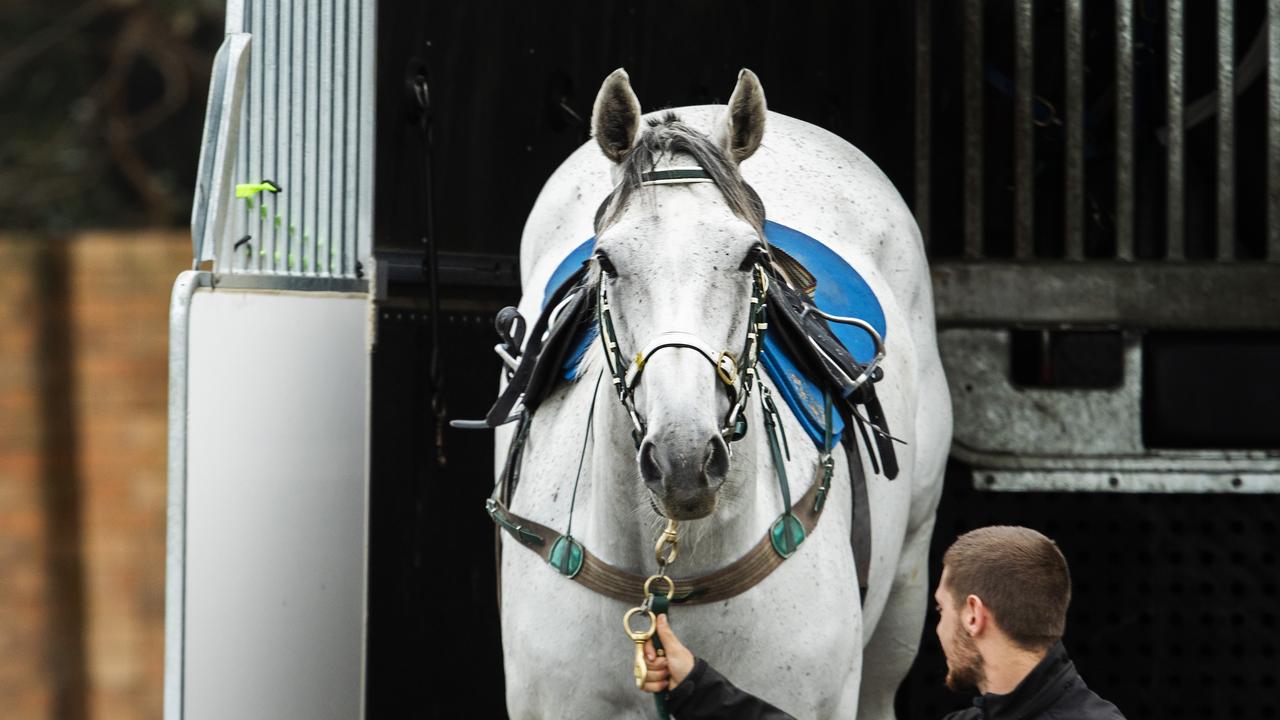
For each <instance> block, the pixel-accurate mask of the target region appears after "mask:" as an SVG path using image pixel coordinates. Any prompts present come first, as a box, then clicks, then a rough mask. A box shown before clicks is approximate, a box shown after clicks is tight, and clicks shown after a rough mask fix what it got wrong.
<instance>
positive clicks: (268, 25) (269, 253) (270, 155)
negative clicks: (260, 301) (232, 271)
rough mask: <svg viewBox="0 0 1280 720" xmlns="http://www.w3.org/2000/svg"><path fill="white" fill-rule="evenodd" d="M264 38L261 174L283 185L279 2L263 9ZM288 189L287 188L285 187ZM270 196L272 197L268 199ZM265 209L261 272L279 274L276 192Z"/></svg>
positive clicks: (260, 213) (260, 212)
mask: <svg viewBox="0 0 1280 720" xmlns="http://www.w3.org/2000/svg"><path fill="white" fill-rule="evenodd" d="M262 36H263V39H264V40H265V43H266V44H265V45H264V47H263V48H262V52H261V55H262V94H263V98H262V124H263V127H264V128H265V134H264V135H263V140H264V142H263V143H262V172H263V174H264V175H266V177H265V178H262V179H267V180H271V181H272V182H274V183H276V185H278V186H281V187H283V186H284V177H283V175H282V174H281V172H280V171H281V169H282V168H281V161H280V157H279V156H278V154H277V152H276V150H277V148H279V147H280V145H281V142H282V138H281V132H280V127H281V120H283V119H284V117H285V116H284V114H283V107H282V102H283V101H282V99H281V97H280V3H279V0H270V6H269V7H266V8H264V9H263V23H262ZM285 190H288V188H285ZM268 196H269V197H268ZM260 202H261V203H262V206H261V207H259V208H258V217H259V218H260V219H261V221H262V239H261V241H260V244H259V246H258V257H259V260H261V261H262V268H261V269H262V270H265V271H268V272H275V271H276V266H277V264H276V253H278V252H279V251H280V247H279V244H278V240H277V237H276V222H275V219H276V218H277V217H279V213H280V203H281V202H282V201H281V199H280V196H279V195H278V194H275V193H262V196H261V198H260Z"/></svg>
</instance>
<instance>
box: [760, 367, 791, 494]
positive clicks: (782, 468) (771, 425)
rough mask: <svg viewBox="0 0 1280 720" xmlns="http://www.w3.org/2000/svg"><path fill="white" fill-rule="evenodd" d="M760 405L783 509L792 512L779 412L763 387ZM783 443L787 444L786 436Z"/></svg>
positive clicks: (761, 388)
mask: <svg viewBox="0 0 1280 720" xmlns="http://www.w3.org/2000/svg"><path fill="white" fill-rule="evenodd" d="M760 405H761V406H762V409H763V410H764V427H765V429H766V430H768V431H769V451H770V452H772V453H773V467H774V470H775V471H777V475H778V489H779V490H781V491H782V507H783V508H784V512H790V509H791V486H790V484H789V483H788V482H787V461H786V458H784V457H783V445H781V444H779V443H778V424H779V422H778V416H777V412H778V411H777V408H776V407H775V406H774V404H773V398H772V397H771V396H770V394H769V389H768V388H766V387H765V386H763V385H761V386H760ZM782 442H783V443H785V442H786V436H785V435H784V436H783V441H782ZM790 455H791V453H790V452H788V453H787V457H790Z"/></svg>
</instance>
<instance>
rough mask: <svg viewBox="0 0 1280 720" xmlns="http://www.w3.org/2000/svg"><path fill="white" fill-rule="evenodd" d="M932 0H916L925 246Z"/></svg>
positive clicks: (919, 200)
mask: <svg viewBox="0 0 1280 720" xmlns="http://www.w3.org/2000/svg"><path fill="white" fill-rule="evenodd" d="M930 2H931V0H916V117H915V121H916V128H915V130H916V195H915V212H916V225H918V226H919V228H920V236H921V237H922V238H923V239H924V244H925V247H926V248H927V247H929V210H930V208H929V180H930V177H929V170H930V159H931V158H932V151H931V148H930V140H931V135H932V132H933V128H932V126H931V120H932V118H931V117H930V113H931V112H932V108H931V100H932V97H931V96H930V82H931V80H932V76H933V68H932V67H930V63H931V62H932V57H933V54H932V53H931V52H930V44H931V42H932V40H931V35H932V33H931V31H932V29H933V28H932V26H931V23H932V22H933V13H932V10H931V6H930Z"/></svg>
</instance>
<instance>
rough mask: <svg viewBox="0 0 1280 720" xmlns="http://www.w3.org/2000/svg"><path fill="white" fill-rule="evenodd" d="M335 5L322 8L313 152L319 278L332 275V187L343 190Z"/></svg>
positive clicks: (325, 4)
mask: <svg viewBox="0 0 1280 720" xmlns="http://www.w3.org/2000/svg"><path fill="white" fill-rule="evenodd" d="M333 15H334V12H333V3H332V2H327V1H326V2H324V3H322V4H321V6H320V38H319V40H320V78H319V79H320V84H319V98H318V99H319V105H318V110H319V113H320V129H319V133H320V141H319V142H318V143H316V147H315V150H314V152H315V153H316V154H317V158H316V162H317V165H318V168H319V169H318V171H317V173H316V174H317V178H316V180H317V182H318V186H317V188H316V195H317V197H319V198H320V206H319V207H318V208H317V213H316V223H315V228H314V231H313V232H314V234H315V261H316V268H315V274H316V275H324V276H329V275H331V274H332V270H331V268H330V267H329V249H328V245H329V243H330V242H332V234H333V233H332V229H331V228H332V226H331V225H330V215H331V208H332V207H333V188H334V186H335V184H336V185H337V186H339V187H341V183H340V182H339V183H334V182H333V181H334V180H335V179H336V178H335V177H334V175H333V105H334V99H333V72H334V62H333Z"/></svg>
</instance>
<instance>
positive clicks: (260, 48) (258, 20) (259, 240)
mask: <svg viewBox="0 0 1280 720" xmlns="http://www.w3.org/2000/svg"><path fill="white" fill-rule="evenodd" d="M267 1H268V0H254V2H253V4H252V6H251V7H252V10H251V12H250V15H249V18H250V19H249V32H250V33H251V34H252V35H253V52H252V53H251V54H250V56H249V109H248V110H247V111H246V112H245V114H246V115H247V116H249V122H250V123H251V129H250V133H249V164H248V166H247V167H246V173H247V174H248V177H246V178H245V181H246V182H261V181H262V180H264V179H271V178H270V176H268V175H267V174H266V168H265V166H264V161H263V156H264V154H265V151H266V145H268V144H269V143H264V142H262V138H263V133H265V132H266V131H267V128H269V127H270V126H269V125H267V123H266V118H267V116H268V114H269V113H270V112H271V108H269V107H267V106H266V105H264V103H265V102H266V93H265V91H264V88H263V83H264V77H263V66H264V64H265V62H266V55H267V54H268V53H270V52H272V48H271V47H270V44H269V42H270V41H269V39H268V38H267V37H266V35H265V33H264V32H263V22H264V13H263V6H264V5H266V4H267ZM270 194H271V193H259V194H258V197H256V198H254V201H253V207H251V208H247V209H248V212H249V216H248V218H247V227H246V229H245V232H246V233H248V234H250V235H252V236H253V241H252V242H251V243H250V247H251V248H252V249H251V252H252V254H251V255H250V256H249V261H248V262H247V263H246V264H245V269H246V270H251V271H256V272H261V271H262V260H263V257H262V256H263V248H265V247H266V245H264V244H263V240H264V238H263V236H262V230H263V225H264V223H263V222H262V211H261V208H263V207H266V205H265V203H267V202H268V200H267V196H268V195H270Z"/></svg>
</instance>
